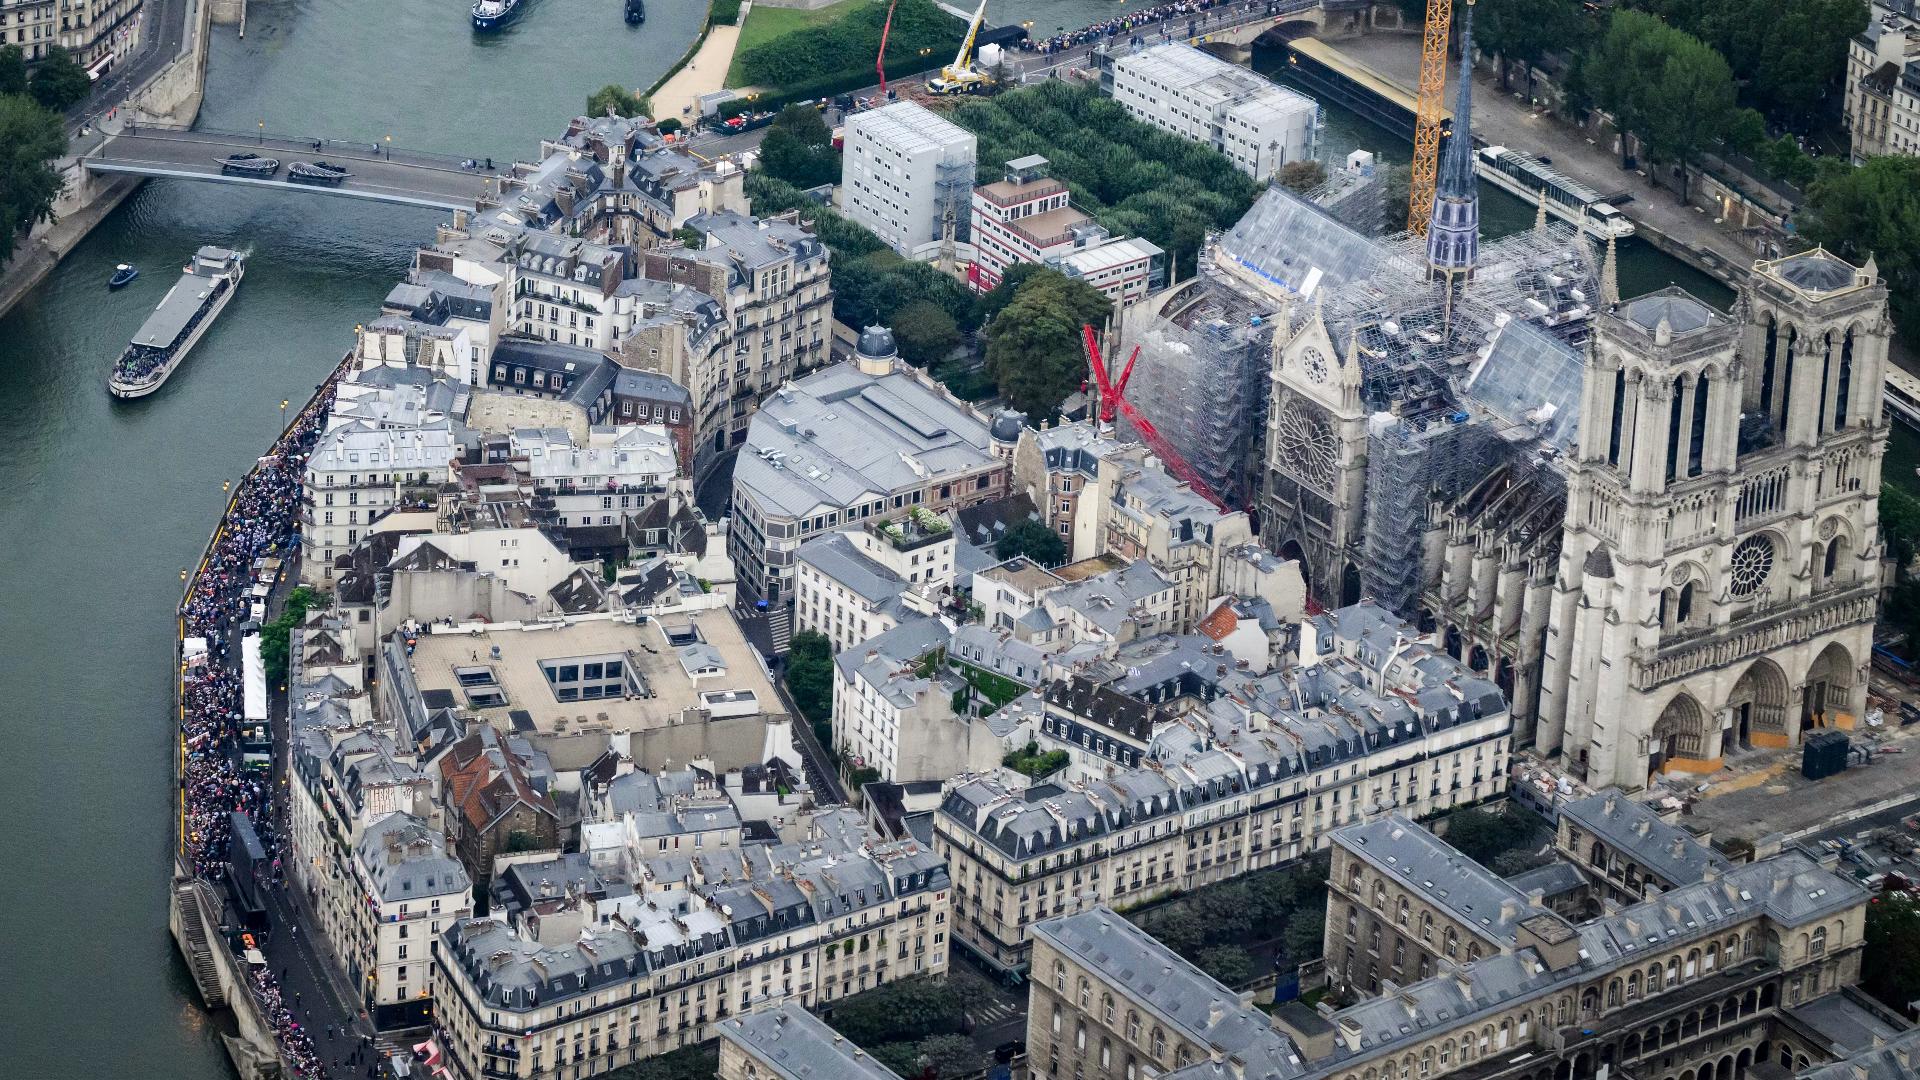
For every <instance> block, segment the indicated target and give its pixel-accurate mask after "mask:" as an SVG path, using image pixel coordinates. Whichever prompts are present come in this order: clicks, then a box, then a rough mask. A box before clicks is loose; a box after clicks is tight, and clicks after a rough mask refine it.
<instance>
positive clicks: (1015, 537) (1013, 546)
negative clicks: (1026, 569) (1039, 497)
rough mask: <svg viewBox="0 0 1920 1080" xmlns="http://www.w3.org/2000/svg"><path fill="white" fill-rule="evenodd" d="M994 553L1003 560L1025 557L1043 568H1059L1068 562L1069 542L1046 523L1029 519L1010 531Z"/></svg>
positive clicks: (994, 549)
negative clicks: (1019, 556)
mask: <svg viewBox="0 0 1920 1080" xmlns="http://www.w3.org/2000/svg"><path fill="white" fill-rule="evenodd" d="M993 553H994V554H995V555H997V556H999V557H1000V558H1002V559H1011V558H1013V557H1014V556H1016V555H1025V556H1026V557H1027V558H1029V559H1032V560H1033V561H1034V562H1037V563H1039V564H1040V565H1041V566H1059V565H1060V564H1061V563H1062V562H1065V561H1066V558H1067V542H1066V541H1065V540H1062V539H1061V538H1060V534H1059V533H1056V532H1054V531H1053V530H1052V529H1050V528H1048V527H1047V523H1046V522H1044V521H1035V520H1034V519H1032V518H1028V519H1027V520H1025V521H1022V522H1020V523H1019V524H1018V525H1015V526H1014V527H1013V528H1011V529H1008V530H1007V531H1006V533H1005V534H1003V535H1002V536H1001V537H1000V540H999V541H998V542H997V543H995V544H994V545H993Z"/></svg>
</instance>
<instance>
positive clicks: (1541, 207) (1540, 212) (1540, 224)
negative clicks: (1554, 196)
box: [1533, 196, 1547, 233]
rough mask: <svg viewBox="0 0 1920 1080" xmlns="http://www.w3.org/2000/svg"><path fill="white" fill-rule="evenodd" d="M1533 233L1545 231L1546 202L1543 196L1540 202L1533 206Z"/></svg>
mask: <svg viewBox="0 0 1920 1080" xmlns="http://www.w3.org/2000/svg"><path fill="white" fill-rule="evenodd" d="M1533 231H1534V232H1537V233H1544V232H1546V231H1547V200H1546V197H1545V196H1541V198H1540V202H1539V203H1538V204H1537V205H1535V207H1534V209H1533Z"/></svg>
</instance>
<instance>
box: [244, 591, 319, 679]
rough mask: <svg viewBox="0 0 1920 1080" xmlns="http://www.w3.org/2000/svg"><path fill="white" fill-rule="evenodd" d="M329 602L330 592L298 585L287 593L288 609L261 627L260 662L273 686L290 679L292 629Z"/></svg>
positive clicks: (285, 608)
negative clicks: (288, 675)
mask: <svg viewBox="0 0 1920 1080" xmlns="http://www.w3.org/2000/svg"><path fill="white" fill-rule="evenodd" d="M329 599H331V597H330V596H329V595H328V594H327V593H323V592H320V591H318V590H316V589H313V588H310V587H308V586H306V585H301V586H298V587H296V588H295V589H294V590H293V591H292V592H290V593H288V594H287V602H286V606H284V607H282V608H281V609H280V615H279V617H278V618H275V619H273V620H271V621H269V622H268V623H267V624H266V625H264V626H262V627H261V628H260V661H261V665H262V666H263V667H264V668H265V669H266V675H267V682H268V683H269V684H270V685H273V686H278V685H280V684H281V683H284V682H285V681H286V679H287V670H288V664H289V660H290V657H291V655H292V654H291V649H292V640H293V628H294V627H296V626H299V625H300V624H301V623H302V622H305V621H306V618H307V612H309V611H312V610H314V609H315V608H323V607H326V606H327V601H328V600H329Z"/></svg>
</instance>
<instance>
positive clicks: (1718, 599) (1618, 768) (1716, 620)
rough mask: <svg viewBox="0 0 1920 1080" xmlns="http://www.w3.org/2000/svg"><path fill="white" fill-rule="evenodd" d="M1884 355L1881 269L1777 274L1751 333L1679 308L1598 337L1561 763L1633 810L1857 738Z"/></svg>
mask: <svg viewBox="0 0 1920 1080" xmlns="http://www.w3.org/2000/svg"><path fill="white" fill-rule="evenodd" d="M1887 337H1888V322H1887V317H1886V287H1885V285H1883V284H1882V283H1881V282H1880V281H1879V275H1878V273H1877V272H1876V271H1875V268H1874V266H1873V263H1872V260H1871V259H1869V260H1868V262H1867V265H1866V266H1864V267H1860V268H1856V267H1853V266H1850V265H1848V264H1847V263H1845V262H1843V261H1841V260H1840V259H1837V258H1835V257H1834V256H1832V255H1830V254H1828V253H1827V252H1825V251H1821V250H1817V249H1816V250H1814V251H1810V252H1804V253H1801V254H1798V255H1793V256H1789V257H1787V258H1784V259H1776V260H1772V261H1765V262H1759V263H1756V264H1755V265H1754V267H1753V270H1752V272H1751V273H1750V274H1749V275H1748V277H1747V279H1746V281H1745V282H1743V283H1742V287H1741V289H1740V294H1739V300H1738V302H1737V304H1736V305H1735V308H1734V312H1733V314H1732V316H1731V317H1729V316H1728V315H1724V314H1722V313H1720V312H1718V311H1715V310H1713V309H1712V308H1710V307H1708V306H1707V305H1705V304H1703V303H1701V302H1700V301H1698V300H1696V299H1694V298H1693V297H1691V296H1688V295H1687V294H1686V293H1685V292H1683V291H1681V290H1679V289H1664V290H1662V291H1660V292H1656V293H1652V294H1649V295H1647V296H1642V297H1638V298H1636V299H1634V300H1629V301H1627V302H1625V303H1622V304H1615V305H1612V306H1611V307H1610V308H1609V310H1608V311H1607V312H1606V313H1605V314H1603V315H1601V316H1600V317H1599V318H1598V319H1596V320H1595V324H1594V339H1593V342H1592V344H1591V345H1590V346H1589V351H1588V358H1587V368H1586V373H1585V379H1584V385H1583V387H1582V396H1581V413H1580V434H1579V447H1578V449H1577V451H1576V452H1575V453H1573V454H1572V455H1571V456H1570V457H1569V458H1568V459H1567V461H1566V471H1567V517H1566V521H1565V523H1564V525H1563V529H1562V543H1561V561H1560V568H1559V574H1558V577H1557V579H1556V581H1555V584H1554V593H1553V610H1552V613H1551V615H1550V617H1549V629H1548V636H1547V647H1546V653H1547V660H1546V665H1545V674H1544V677H1543V682H1542V689H1541V703H1540V724H1539V729H1538V739H1537V745H1538V746H1539V748H1540V749H1541V750H1542V751H1543V752H1546V753H1549V754H1551V753H1555V752H1558V753H1559V754H1560V756H1561V760H1562V761H1563V762H1564V763H1565V764H1566V766H1567V768H1568V770H1569V771H1570V772H1572V773H1573V774H1574V775H1576V776H1579V777H1581V778H1583V779H1585V780H1586V781H1587V782H1588V783H1591V784H1594V785H1597V786H1603V785H1608V784H1614V785H1618V786H1620V787H1622V788H1625V789H1628V790H1635V789H1638V788H1641V787H1644V786H1645V785H1646V784H1647V783H1648V782H1649V781H1650V780H1651V779H1652V778H1653V777H1654V776H1656V775H1661V774H1668V775H1671V774H1676V773H1678V774H1683V775H1684V774H1695V775H1702V776H1705V775H1711V774H1713V773H1715V772H1718V771H1719V770H1720V769H1721V768H1722V767H1723V766H1724V765H1725V764H1726V763H1727V759H1728V758H1729V757H1731V756H1735V755H1739V754H1743V753H1748V752H1751V751H1766V750H1785V749H1787V748H1790V747H1793V746H1796V745H1798V744H1799V743H1800V741H1801V739H1802V738H1804V737H1805V736H1806V734H1807V733H1808V732H1809V731H1812V730H1814V729H1817V728H1822V727H1826V728H1838V729H1840V730H1848V729H1850V728H1851V727H1852V726H1853V725H1854V724H1855V723H1856V722H1857V720H1858V718H1859V717H1860V715H1861V714H1862V712H1863V711H1864V708H1865V704H1866V669H1867V664H1868V662H1869V660H1870V658H1871V650H1872V647H1873V620H1874V616H1875V614H1876V610H1877V605H1878V599H1879V553H1880V551H1879V549H1880V542H1879V520H1878V519H1879V514H1878V493H1879V490H1880V466H1881V458H1882V456H1883V455H1884V453H1885V450H1886V436H1887V422H1886V419H1885V416H1884V412H1883V406H1882V402H1881V393H1882V386H1883V383H1884V381H1885V378H1886V354H1887Z"/></svg>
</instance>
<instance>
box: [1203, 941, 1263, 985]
mask: <svg viewBox="0 0 1920 1080" xmlns="http://www.w3.org/2000/svg"><path fill="white" fill-rule="evenodd" d="M1194 963H1195V964H1197V965H1199V967H1200V970H1201V971H1204V972H1206V973H1207V974H1209V975H1211V976H1213V977H1214V978H1215V979H1218V980H1220V982H1222V983H1224V984H1225V985H1227V986H1228V987H1239V986H1243V985H1245V984H1247V983H1249V982H1252V981H1253V957H1251V956H1248V955H1247V950H1245V949H1243V948H1241V947H1240V946H1238V945H1211V946H1208V947H1207V948H1204V949H1201V950H1200V955H1199V956H1197V957H1195V958H1194Z"/></svg>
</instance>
